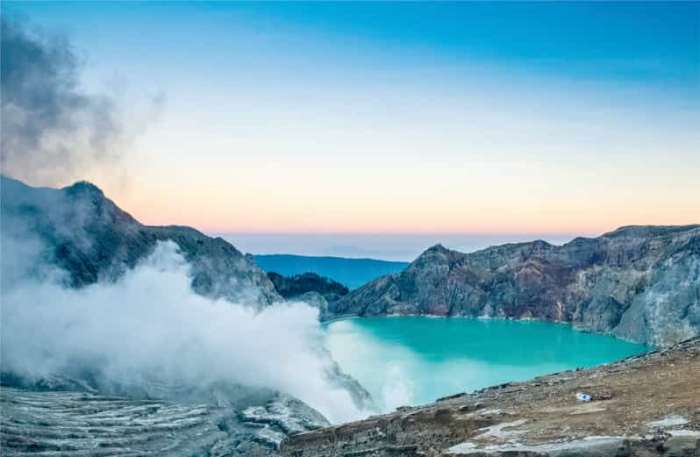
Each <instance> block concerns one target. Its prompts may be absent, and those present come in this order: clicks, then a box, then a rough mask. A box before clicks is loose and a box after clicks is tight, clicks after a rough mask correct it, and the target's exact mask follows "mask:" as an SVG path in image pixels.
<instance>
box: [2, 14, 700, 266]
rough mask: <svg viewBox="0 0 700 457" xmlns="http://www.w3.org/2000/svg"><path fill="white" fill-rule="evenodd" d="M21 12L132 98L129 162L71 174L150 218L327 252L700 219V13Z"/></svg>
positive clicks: (96, 79) (91, 82) (86, 74)
mask: <svg viewBox="0 0 700 457" xmlns="http://www.w3.org/2000/svg"><path fill="white" fill-rule="evenodd" d="M2 8H3V14H11V15H15V16H21V17H23V18H24V19H26V22H27V23H28V24H30V25H31V26H32V27H35V28H37V29H41V30H43V31H45V32H47V33H50V34H56V36H61V35H63V36H65V37H67V39H68V40H69V41H70V43H71V46H72V49H74V51H75V52H76V54H77V55H78V56H79V57H80V63H81V84H83V86H84V87H85V88H86V90H88V91H92V92H95V93H100V92H107V93H110V94H113V95H114V96H115V97H118V98H119V100H120V101H121V102H122V104H123V106H125V107H127V109H126V112H127V114H128V116H129V119H130V120H131V121H133V123H134V124H135V125H136V127H135V128H134V131H135V132H136V134H135V135H134V136H133V139H132V140H130V141H129V142H128V144H127V145H125V146H124V152H123V156H122V157H121V159H120V162H119V164H116V165H110V166H109V167H103V168H101V169H100V168H98V169H90V170H84V171H82V173H83V174H82V175H80V176H70V177H67V178H66V181H69V180H71V179H88V180H91V181H93V182H95V183H96V184H98V185H99V186H100V187H102V188H103V189H104V190H105V192H106V193H107V194H108V195H109V196H110V197H111V198H113V199H114V200H115V201H116V202H117V203H118V204H119V205H120V206H122V207H123V208H125V209H126V210H128V211H129V212H130V213H132V214H133V215H134V216H135V217H137V218H138V219H139V220H141V221H143V222H145V223H149V224H186V225H192V226H195V227H197V228H199V229H201V230H204V231H206V232H208V233H226V234H229V235H230V236H231V237H233V238H234V239H235V238H236V237H237V236H238V238H240V239H243V238H245V237H248V238H245V239H247V240H251V239H252V238H251V236H253V235H254V236H264V235H266V236H275V235H280V236H282V235H284V236H288V235H289V236H296V237H297V238H296V239H297V241H299V240H304V239H306V240H311V241H309V242H308V243H313V242H314V241H313V240H314V235H316V234H317V235H319V237H329V236H333V234H345V235H347V236H352V237H354V238H353V240H358V239H362V238H363V237H365V238H366V237H367V236H370V235H372V234H380V235H381V236H382V237H385V238H384V239H391V236H392V234H396V235H397V236H403V237H406V236H413V235H415V236H417V237H419V238H416V239H420V240H424V239H425V236H426V235H435V238H436V239H437V238H440V236H443V237H448V236H449V237H454V236H484V235H487V236H489V237H491V236H500V237H501V238H503V239H511V238H513V237H534V236H537V237H545V238H547V237H550V238H558V237H559V238H560V237H562V236H563V235H567V236H568V235H575V234H599V233H603V232H605V231H609V230H612V229H614V228H615V227H618V226H622V225H631V224H687V223H698V222H700V179H699V178H698V176H699V175H700V129H699V128H698V127H697V126H698V125H700V4H699V3H658V4H657V3H610V4H609V3H600V2H592V3H569V2H567V3H549V2H547V3H498V2H497V3H437V2H429V3H397V2H392V3H349V2H346V3H229V2H211V3H209V2H191V3H185V2H173V3H166V2H143V3H142V2H119V3H110V2H74V3H64V2H48V3H44V2H5V1H4V2H3V4H2ZM154 100H155V101H157V103H155V102H154ZM27 180H28V181H30V182H31V181H32V179H27ZM33 183H34V184H47V183H44V182H33ZM68 183H69V182H64V183H50V184H68ZM421 237H422V238H421ZM285 239H287V238H285ZM414 241H415V240H414ZM299 242H300V243H302V244H303V241H299ZM329 243H330V242H329ZM420 243H423V241H420ZM336 244H338V243H336ZM341 244H342V243H341ZM429 244H432V243H429ZM316 245H318V239H317V240H316ZM307 246H308V244H307ZM325 246H327V248H326V249H327V250H328V249H331V248H330V247H329V246H331V244H328V243H327V244H326V245H325ZM360 248H361V247H358V245H356V246H355V250H356V251H357V252H358V253H359V252H360V251H361V249H360ZM255 249H257V248H255ZM358 249H359V250H358ZM300 250H302V251H304V249H302V248H300ZM318 250H319V249H316V250H315V251H314V253H321V252H316V251H318ZM320 250H321V251H322V250H323V249H320ZM306 251H308V249H306ZM306 251H305V252H306ZM344 252H345V251H344ZM329 254H330V253H329ZM380 254H381V253H380ZM358 255H359V254H358Z"/></svg>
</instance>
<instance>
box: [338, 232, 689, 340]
mask: <svg viewBox="0 0 700 457" xmlns="http://www.w3.org/2000/svg"><path fill="white" fill-rule="evenodd" d="M387 314H406V315H408V314H426V315H438V316H470V317H484V318H512V319H544V320H550V321H557V322H570V323H572V324H574V325H576V326H578V327H581V328H584V329H588V330H591V331H596V332H604V333H611V334H613V335H615V336H617V337H620V338H624V339H628V340H632V341H636V342H641V343H647V344H652V345H657V346H668V345H670V344H673V343H675V342H678V341H682V340H684V339H687V338H690V337H693V336H695V335H698V334H700V225H689V226H670V227H664V226H630V227H622V228H620V229H618V230H615V231H613V232H610V233H607V234H605V235H603V236H600V237H598V238H576V239H574V240H572V241H571V242H569V243H566V244H564V245H562V246H555V245H551V244H548V243H546V242H544V241H533V242H529V243H518V244H505V245H502V246H494V247H490V248H487V249H484V250H481V251H477V252H474V253H469V254H464V253H461V252H456V251H452V250H449V249H446V248H444V247H443V246H441V245H437V246H433V247H432V248H430V249H428V250H427V251H425V252H424V253H423V254H421V255H420V256H419V257H418V258H417V259H416V260H415V261H414V262H413V263H411V264H410V265H409V266H408V268H406V269H405V270H404V271H402V272H400V273H396V274H393V275H389V276H384V277H382V278H379V279H377V280H375V281H372V282H371V283H369V284H367V285H365V286H363V287H361V288H359V289H355V290H353V291H351V292H350V293H349V294H348V295H346V296H344V297H342V298H341V299H339V300H338V301H336V302H333V303H331V304H330V305H329V307H328V316H330V317H339V316H346V315H359V316H369V315H387Z"/></svg>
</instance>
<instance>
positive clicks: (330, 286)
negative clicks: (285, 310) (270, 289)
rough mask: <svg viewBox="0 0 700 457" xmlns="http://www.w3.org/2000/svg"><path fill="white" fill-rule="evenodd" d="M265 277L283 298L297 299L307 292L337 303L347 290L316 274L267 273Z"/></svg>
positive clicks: (337, 283)
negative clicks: (287, 274) (285, 274)
mask: <svg viewBox="0 0 700 457" xmlns="http://www.w3.org/2000/svg"><path fill="white" fill-rule="evenodd" d="M267 276H268V277H269V278H270V280H271V281H272V283H273V284H274V285H275V289H276V290H277V293H279V294H280V295H281V296H282V297H284V298H288V299H289V298H297V297H299V296H301V295H304V294H305V293H307V292H316V293H318V294H319V295H321V296H322V297H323V298H325V299H326V300H327V301H329V302H331V301H337V300H338V299H340V297H342V296H344V295H346V294H347V293H348V292H349V290H348V288H347V287H345V286H344V285H342V284H340V283H339V282H336V281H333V280H332V279H329V278H325V277H323V276H319V275H317V274H316V273H302V274H298V275H294V276H282V275H281V274H278V273H275V272H269V273H268V274H267Z"/></svg>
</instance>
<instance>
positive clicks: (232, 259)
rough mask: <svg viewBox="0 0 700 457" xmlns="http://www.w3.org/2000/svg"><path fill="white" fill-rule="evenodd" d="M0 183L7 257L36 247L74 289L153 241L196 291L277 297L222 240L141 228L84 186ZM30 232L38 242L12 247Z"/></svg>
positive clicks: (254, 300)
mask: <svg viewBox="0 0 700 457" xmlns="http://www.w3.org/2000/svg"><path fill="white" fill-rule="evenodd" d="M0 179H2V182H1V183H0V187H1V189H2V199H1V204H2V221H1V225H0V229H1V230H2V233H3V246H2V247H3V251H4V252H6V253H7V254H6V255H5V256H4V257H5V258H10V257H15V252H14V251H15V250H17V251H19V252H17V253H16V256H17V257H20V256H22V255H24V254H25V251H26V250H27V249H29V248H35V249H37V250H39V251H40V252H38V253H32V254H38V255H39V256H40V257H41V258H42V259H43V260H44V261H45V262H46V263H48V264H53V265H56V266H58V267H59V268H61V269H62V270H64V271H66V272H67V273H68V275H69V277H68V278H67V282H68V285H69V286H71V287H83V286H86V285H89V284H92V283H95V282H97V281H98V280H112V279H115V278H117V277H118V276H119V275H120V274H121V273H122V272H123V271H124V270H125V269H128V268H132V267H133V266H134V265H135V264H136V263H137V262H138V261H139V260H140V259H142V258H144V257H145V256H147V255H149V254H150V253H151V252H152V251H153V248H154V247H155V245H156V242H158V241H160V240H172V241H174V242H176V243H177V245H178V246H179V249H180V251H181V252H182V254H183V255H184V257H185V259H186V260H187V261H188V262H189V263H190V264H191V265H192V268H193V275H192V288H193V289H194V291H195V292H197V293H200V294H202V295H206V296H210V297H213V298H226V299H228V300H231V301H235V302H243V303H246V304H257V305H260V306H264V305H267V304H270V303H272V302H274V301H277V300H281V297H280V296H279V295H278V294H277V292H276V291H275V287H274V285H273V284H272V282H271V281H270V280H269V279H268V277H267V275H266V274H265V273H264V272H263V271H262V270H260V269H259V268H258V267H257V266H256V265H255V263H254V262H252V261H250V260H249V259H248V258H247V257H246V256H245V255H243V254H242V253H241V252H239V251H238V250H237V249H236V248H235V247H233V246H232V245H231V244H229V243H228V242H226V241H224V240H223V239H222V238H211V237H208V236H206V235H204V234H203V233H201V232H198V231H197V230H195V229H193V228H190V227H181V226H167V227H153V226H147V225H143V224H141V223H140V222H138V221H137V220H136V219H134V218H133V217H132V216H131V215H130V214H128V213H127V212H125V211H123V210H121V209H120V208H119V207H117V205H115V204H114V202H112V201H111V200H110V199H108V198H107V197H105V195H104V194H103V193H102V191H101V190H100V189H98V188H97V187H96V186H94V185H92V184H90V183H87V182H79V183H76V184H73V185H72V186H69V187H65V188H63V189H50V188H36V187H30V186H27V185H25V184H23V183H21V182H20V181H17V180H14V179H11V178H7V177H4V176H2V177H1V178H0ZM28 234H33V235H36V238H37V239H38V241H39V243H38V244H40V245H39V246H29V247H28V246H26V243H25V245H22V246H19V247H17V246H16V244H17V243H14V242H13V241H16V240H21V241H24V240H26V239H27V237H28ZM32 241H35V240H32ZM6 270H10V269H6ZM4 271H5V270H4ZM24 273H25V272H21V274H24ZM3 280H11V278H3Z"/></svg>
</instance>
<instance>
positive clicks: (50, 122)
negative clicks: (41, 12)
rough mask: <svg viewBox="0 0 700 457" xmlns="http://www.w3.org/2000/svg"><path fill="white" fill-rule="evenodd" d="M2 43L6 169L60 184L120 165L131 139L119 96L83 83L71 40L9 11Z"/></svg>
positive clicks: (0, 142) (1, 158)
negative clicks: (37, 27)
mask: <svg viewBox="0 0 700 457" xmlns="http://www.w3.org/2000/svg"><path fill="white" fill-rule="evenodd" d="M0 47H1V58H0V81H1V88H0V105H1V113H0V114H1V120H0V127H1V131H2V135H1V137H0V152H1V154H0V165H1V167H2V170H3V173H4V174H7V175H10V176H14V177H16V178H19V179H22V180H23V181H27V182H30V183H34V184H41V185H63V184H66V183H67V182H70V181H75V180H77V179H81V178H84V177H85V173H86V172H87V171H89V170H93V169H98V168H102V169H113V168H114V167H115V166H119V164H120V159H121V155H122V153H123V151H124V145H125V144H126V143H127V141H128V137H129V136H130V135H129V129H127V128H125V122H124V117H125V116H124V113H123V109H121V106H120V104H119V103H118V102H117V100H116V99H115V97H113V96H110V95H107V94H94V93H88V92H87V91H86V90H85V89H84V88H83V87H82V86H81V81H80V75H81V70H82V62H81V60H80V59H79V58H78V56H77V55H76V52H75V51H74V49H73V47H72V46H71V44H70V42H69V41H68V40H67V39H66V38H65V37H64V36H61V35H48V34H46V33H43V32H41V31H39V30H34V29H31V28H30V27H29V26H28V25H27V24H26V22H25V21H23V20H21V19H20V18H17V17H13V16H9V17H3V18H2V25H1V36H0ZM131 133H133V132H131Z"/></svg>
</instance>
